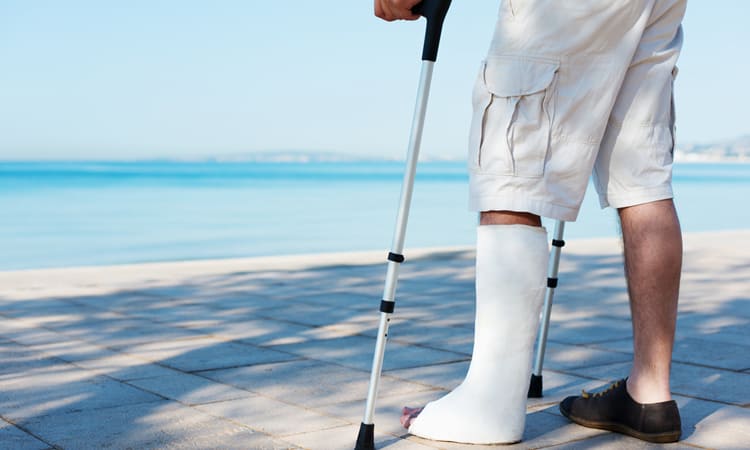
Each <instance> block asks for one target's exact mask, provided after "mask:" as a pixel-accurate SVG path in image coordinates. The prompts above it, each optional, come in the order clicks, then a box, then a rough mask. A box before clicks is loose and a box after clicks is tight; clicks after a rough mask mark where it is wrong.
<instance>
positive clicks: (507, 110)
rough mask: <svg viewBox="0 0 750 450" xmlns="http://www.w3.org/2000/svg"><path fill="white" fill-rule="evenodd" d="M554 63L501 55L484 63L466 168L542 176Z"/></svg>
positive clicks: (549, 131)
mask: <svg viewBox="0 0 750 450" xmlns="http://www.w3.org/2000/svg"><path fill="white" fill-rule="evenodd" d="M559 67H560V64H559V62H558V61H555V60H553V59H546V58H544V59H542V58H531V57H516V56H501V57H492V58H490V59H488V60H487V61H485V62H484V63H483V64H482V67H481V68H480V71H479V76H478V78H477V82H476V84H475V86H474V92H473V95H472V106H473V117H472V124H471V131H470V138H469V166H470V168H472V169H473V170H475V171H478V172H481V173H488V174H496V175H514V176H519V177H529V178H535V177H541V176H542V175H543V174H544V162H545V158H546V156H547V152H548V150H549V146H550V137H551V134H552V122H553V119H554V103H555V102H554V99H555V84H556V81H557V71H558V69H559Z"/></svg>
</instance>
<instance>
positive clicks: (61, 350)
mask: <svg viewBox="0 0 750 450" xmlns="http://www.w3.org/2000/svg"><path fill="white" fill-rule="evenodd" d="M685 250H686V252H685V272H684V277H683V289H682V294H681V303H680V313H679V322H678V332H677V343H676V348H675V353H674V364H673V368H674V373H673V378H672V383H673V384H672V387H673V391H674V393H675V398H676V399H677V401H678V403H679V404H680V407H681V411H682V417H683V440H682V441H681V442H679V443H676V444H669V445H661V446H660V445H650V444H646V443H643V442H640V441H637V440H635V439H632V438H628V437H624V436H621V435H617V434H613V433H608V432H603V431H597V430H591V429H586V428H583V427H580V426H577V425H574V424H571V423H569V422H568V421H567V420H566V419H564V418H563V417H562V416H561V415H560V414H559V412H558V409H557V402H558V401H559V400H561V399H562V398H563V397H565V396H567V395H571V394H576V393H579V392H580V390H581V389H592V388H596V387H598V386H601V385H603V384H604V383H606V382H608V381H610V380H613V379H617V378H621V377H623V376H625V375H626V374H627V371H628V366H629V361H630V359H631V328H630V321H629V309H628V303H627V295H626V291H625V286H624V281H623V278H622V275H621V273H622V269H621V257H620V256H619V254H620V246H619V243H618V242H617V241H616V240H610V239H604V240H581V241H569V242H568V245H567V246H566V247H565V248H564V249H563V257H562V263H561V274H560V280H561V282H560V287H559V288H558V290H557V294H556V297H555V306H554V309H553V314H552V324H551V330H550V338H549V345H548V350H547V358H546V362H545V372H544V384H545V386H544V387H545V397H544V398H542V399H537V400H533V401H530V403H529V408H528V411H529V415H528V419H527V427H526V434H525V439H524V442H522V443H520V444H517V445H515V446H499V447H491V446H470V445H458V444H450V443H440V442H432V441H426V440H423V439H419V438H415V437H413V436H409V435H408V434H407V433H405V430H403V429H402V428H401V427H400V424H399V422H398V417H399V414H400V409H401V406H403V405H410V406H419V405H422V404H424V403H425V402H427V401H429V400H431V399H434V398H437V397H439V396H441V395H442V394H444V393H445V392H446V391H447V390H449V389H451V388H452V387H453V386H455V385H456V384H458V383H459V382H460V381H461V379H462V377H463V375H464V373H465V371H466V369H467V367H468V361H469V357H470V353H471V341H472V322H473V274H474V270H473V264H474V260H473V258H474V254H473V252H472V251H471V250H470V249H442V250H420V251H407V252H406V256H407V262H406V263H405V264H404V266H403V270H402V274H403V276H402V277H401V281H400V284H399V290H398V298H397V304H396V311H395V314H394V316H393V320H392V326H391V331H390V339H389V343H388V348H387V352H386V360H385V372H384V375H383V381H382V383H381V390H380V396H379V398H378V402H377V414H376V420H375V424H376V426H375V428H376V442H377V445H378V448H383V449H393V450H397V449H398V450H402V449H404V450H405V449H414V450H417V449H434V448H445V449H476V450H479V449H485V448H555V449H629V448H633V449H642V448H661V447H664V448H675V449H677V448H679V449H683V448H684V449H692V448H721V449H748V448H750V231H738V232H724V233H707V234H691V235H688V236H686V249H685ZM385 253H386V250H384V251H382V252H377V253H376V254H373V253H360V254H343V255H317V256H299V257H279V258H262V259H246V260H225V261H206V262H185V263H165V264H144V265H133V266H119V267H94V268H80V269H59V270H37V271H23V272H0V449H3V450H5V449H9V450H10V449H13V450H42V449H52V448H55V449H99V448H107V449H138V450H143V449H188V448H190V449H192V448H199V449H266V448H268V449H272V448H278V449H285V448H309V449H321V450H328V449H347V448H352V446H353V443H354V440H355V438H356V434H357V430H358V428H359V423H360V422H361V419H362V413H363V411H364V399H365V397H366V391H367V384H368V378H369V370H370V362H371V358H372V353H373V349H374V342H375V338H374V336H375V334H376V330H377V322H378V312H377V308H378V305H379V302H380V297H381V293H382V284H383V277H384V274H385V264H384V259H385Z"/></svg>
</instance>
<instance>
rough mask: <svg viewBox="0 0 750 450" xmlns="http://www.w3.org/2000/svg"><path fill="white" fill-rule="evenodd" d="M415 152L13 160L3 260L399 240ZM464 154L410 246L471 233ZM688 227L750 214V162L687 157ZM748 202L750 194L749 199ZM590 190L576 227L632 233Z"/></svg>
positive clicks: (286, 249)
mask: <svg viewBox="0 0 750 450" xmlns="http://www.w3.org/2000/svg"><path fill="white" fill-rule="evenodd" d="M402 172H403V163H399V162H366V163H299V164H297V163H175V162H138V163H100V162H66V163H61V162H54V163H0V211H1V212H2V216H0V217H1V219H2V220H0V270H11V269H26V268H41V267H61V266H75V265H102V264H120V263H137V262H147V261H174V260H183V259H204V258H226V257H243V256H259V255H278V254H297V253H317V252H331V251H352V250H383V251H387V250H388V248H389V246H390V243H391V239H392V233H393V226H394V220H395V214H396V208H397V205H398V201H399V195H400V189H401V179H402V176H403V175H402ZM466 181H467V177H466V173H465V170H464V164H463V163H461V162H426V163H420V165H419V168H418V175H417V182H416V185H415V192H414V200H413V203H412V212H411V215H410V219H409V228H408V233H407V238H406V245H407V247H425V246H448V245H469V244H472V243H473V242H474V227H475V224H476V215H475V214H472V213H469V212H468V211H467V210H466V198H467V187H466ZM674 187H675V194H676V200H675V201H676V203H677V205H678V208H679V210H680V214H681V218H682V223H683V228H684V230H685V231H688V232H689V231H709V230H722V229H739V228H747V227H748V219H750V213H748V210H747V209H746V207H745V206H744V205H747V203H748V201H747V200H748V198H749V197H750V165H742V164H684V165H677V166H675V172H674ZM740 205H742V206H740ZM617 230H618V228H617V222H616V220H615V218H614V214H613V213H612V212H611V211H609V210H605V211H602V210H600V209H599V207H598V203H597V200H596V195H595V194H594V192H593V190H592V189H590V190H589V194H588V195H587V198H586V200H585V201H584V205H583V207H582V210H581V215H580V217H579V220H578V222H576V223H572V224H569V225H568V226H567V229H566V237H568V238H581V237H602V236H614V235H616V234H617V233H618V231H617Z"/></svg>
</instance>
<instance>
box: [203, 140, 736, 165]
mask: <svg viewBox="0 0 750 450" xmlns="http://www.w3.org/2000/svg"><path fill="white" fill-rule="evenodd" d="M405 157H406V155H405V154H404V156H403V157H402V158H394V157H384V156H380V155H357V154H351V153H338V152H325V151H305V150H285V151H266V152H247V153H239V154H227V155H220V156H215V157H211V158H208V160H210V161H216V162H275V163H320V162H331V163H339V162H367V161H403V159H404V158H405ZM419 159H420V161H422V162H428V161H459V162H460V161H463V160H464V158H463V157H462V156H449V157H446V156H443V155H434V154H432V153H431V152H430V149H428V148H425V149H423V150H422V153H421V154H420V157H419ZM675 161H678V162H750V135H745V136H741V137H739V138H735V139H728V140H725V141H717V142H710V143H697V144H680V145H678V146H677V149H676V150H675Z"/></svg>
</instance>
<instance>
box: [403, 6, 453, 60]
mask: <svg viewBox="0 0 750 450" xmlns="http://www.w3.org/2000/svg"><path fill="white" fill-rule="evenodd" d="M450 6H451V0H424V1H422V2H420V3H417V4H416V5H415V6H414V7H413V8H412V9H411V12H413V13H414V14H419V15H420V16H423V17H424V18H425V19H427V28H426V29H425V33H424V47H423V48H422V61H433V62H434V61H437V54H438V46H439V45H440V34H441V33H442V31H443V21H444V20H445V15H446V14H448V8H449V7H450Z"/></svg>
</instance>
